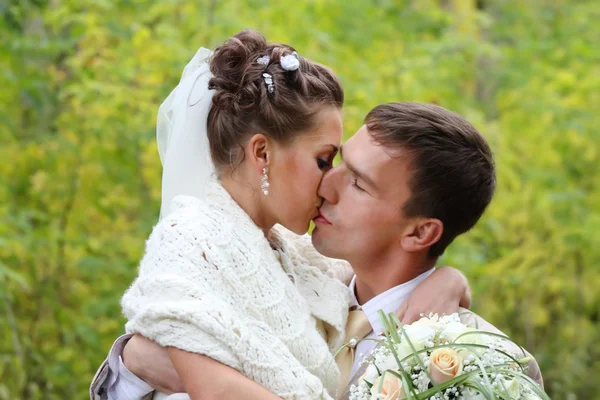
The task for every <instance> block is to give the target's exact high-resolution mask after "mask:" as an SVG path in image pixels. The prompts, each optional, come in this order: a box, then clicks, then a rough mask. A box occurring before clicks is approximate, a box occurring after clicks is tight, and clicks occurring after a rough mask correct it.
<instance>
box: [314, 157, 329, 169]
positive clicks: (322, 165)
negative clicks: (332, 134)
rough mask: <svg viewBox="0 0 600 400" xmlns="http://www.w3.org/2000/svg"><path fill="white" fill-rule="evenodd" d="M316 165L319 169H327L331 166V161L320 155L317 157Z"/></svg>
mask: <svg viewBox="0 0 600 400" xmlns="http://www.w3.org/2000/svg"><path fill="white" fill-rule="evenodd" d="M317 165H318V166H319V169H320V170H321V171H327V170H329V169H330V168H331V163H330V162H329V161H328V160H324V159H322V158H320V157H318V158H317Z"/></svg>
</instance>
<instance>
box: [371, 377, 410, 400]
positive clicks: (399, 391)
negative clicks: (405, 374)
mask: <svg viewBox="0 0 600 400" xmlns="http://www.w3.org/2000/svg"><path fill="white" fill-rule="evenodd" d="M382 379H383V386H382V387H381V392H379V385H380V384H381V380H382ZM378 394H379V395H381V396H380V397H377V395H378ZM371 396H372V397H371V398H372V399H380V400H400V399H404V398H406V395H405V394H404V388H403V387H402V381H401V380H400V378H398V377H397V376H395V375H392V374H385V375H382V376H380V377H379V378H377V379H375V381H374V382H373V386H372V387H371Z"/></svg>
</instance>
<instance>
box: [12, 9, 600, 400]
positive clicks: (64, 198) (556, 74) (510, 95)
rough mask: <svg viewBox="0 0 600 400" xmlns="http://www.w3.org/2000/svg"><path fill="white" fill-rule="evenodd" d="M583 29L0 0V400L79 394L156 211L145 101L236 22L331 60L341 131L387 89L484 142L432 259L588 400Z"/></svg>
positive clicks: (593, 62) (592, 116) (591, 67)
mask: <svg viewBox="0 0 600 400" xmlns="http://www.w3.org/2000/svg"><path fill="white" fill-rule="evenodd" d="M598 20H600V7H599V6H598V4H597V2H596V1H593V0H580V1H567V0H531V1H516V0H506V1H503V0H484V1H477V2H475V1H473V0H446V1H444V0H439V1H435V0H429V1H425V0H423V1H417V0H412V1H411V0H379V1H375V0H372V1H358V0H346V1H324V0H310V1H277V2H275V1H273V2H264V1H258V0H246V1H215V0H213V1H208V0H163V1H149V0H112V1H111V0H93V1H92V0H20V1H8V2H7V1H3V2H0V49H1V53H0V143H1V144H0V160H1V162H0V316H1V317H0V400H4V399H15V398H23V399H42V398H43V399H67V398H69V399H70V398H73V399H74V398H85V397H86V390H87V386H88V383H89V382H90V380H91V378H92V375H93V373H94V371H95V369H96V368H97V367H98V365H99V364H100V362H101V361H102V359H103V357H104V355H105V354H106V352H107V351H108V349H109V347H110V344H111V343H112V341H113V339H114V338H115V337H116V336H117V335H118V334H119V333H121V331H122V326H123V319H122V317H121V313H120V306H119V299H120V296H121V294H122V293H123V291H124V290H125V289H126V287H127V286H128V284H129V283H130V282H131V281H132V279H133V277H134V276H135V275H136V266H137V263H138V261H139V259H140V256H141V254H142V250H143V246H144V240H145V238H146V237H147V235H148V234H149V232H150V229H151V227H152V225H153V224H154V223H155V222H156V220H157V216H158V210H159V197H160V175H161V168H160V162H159V159H158V155H157V152H156V148H155V137H154V135H155V133H154V132H155V130H154V129H155V126H154V124H155V115H156V111H157V108H158V105H159V104H160V103H161V101H162V100H163V99H164V98H165V97H166V95H167V94H168V93H169V91H170V90H171V89H172V88H173V87H174V86H175V84H176V83H177V82H178V79H179V77H180V74H181V71H182V68H183V66H184V65H185V64H186V63H187V61H188V60H189V59H190V58H191V56H192V55H193V54H194V52H195V50H196V49H197V48H198V47H199V46H201V45H203V46H214V45H216V44H218V43H219V42H221V41H223V40H224V39H225V38H227V37H228V36H230V35H231V34H233V33H235V32H237V31H238V30H240V29H242V28H245V27H254V28H257V29H259V30H260V31H262V32H264V33H265V35H266V36H267V38H269V39H270V40H276V41H282V42H286V43H290V44H292V45H294V46H295V47H296V48H297V49H298V51H299V52H300V53H301V54H303V55H305V56H307V57H309V58H312V59H315V60H318V61H320V62H322V63H324V64H327V65H329V66H331V67H332V68H333V69H334V70H335V71H337V73H338V74H339V76H340V78H341V80H342V81H343V84H344V86H345V88H346V93H347V103H346V107H345V129H346V135H347V136H349V135H351V134H352V133H353V132H354V131H355V130H356V129H357V128H358V127H359V126H360V125H361V121H362V118H363V116H364V115H365V114H366V112H367V111H368V110H369V109H370V108H371V107H372V106H374V105H376V104H378V103H382V102H388V101H394V100H396V101H397V100H403V101H407V100H412V101H424V102H435V103H437V104H440V105H442V106H444V107H447V108H450V109H452V110H454V111H457V112H459V113H461V114H463V115H464V116H466V117H467V118H468V119H469V120H471V121H472V122H473V123H474V124H475V125H476V126H478V127H479V128H480V129H481V131H482V132H484V133H485V134H486V136H487V138H488V139H489V141H490V143H491V144H492V146H493V149H494V151H495V154H496V159H497V166H498V178H499V187H498V191H497V195H496V197H495V199H494V201H493V204H492V206H491V208H490V209H489V211H488V212H487V213H486V215H485V217H484V218H483V220H482V221H481V223H480V224H479V225H478V226H477V228H476V229H475V230H474V231H472V232H471V233H469V234H468V235H465V236H464V237H462V238H460V239H459V240H457V242H456V243H455V244H454V245H453V246H452V247H451V249H450V251H449V252H448V254H447V255H446V256H445V258H444V260H443V261H444V262H445V263H450V264H452V265H455V266H457V267H459V268H461V269H463V270H464V271H465V272H466V273H467V275H468V276H469V278H470V280H471V284H472V285H473V289H474V298H475V302H474V310H475V311H477V312H479V313H481V314H483V315H484V316H485V317H487V318H488V319H489V320H490V321H492V322H493V323H495V324H496V325H497V326H499V327H500V328H501V329H503V330H505V331H506V332H507V333H509V334H511V335H514V337H515V338H516V339H518V340H519V341H520V342H521V343H523V344H524V345H525V346H526V347H527V348H528V349H530V350H531V351H532V353H533V354H534V355H535V356H536V357H537V358H538V360H539V362H540V365H541V368H542V371H543V373H544V376H545V379H546V385H547V390H548V391H549V392H550V394H551V396H552V397H553V398H556V399H594V398H600V395H599V394H598V392H600V380H598V376H599V375H600V361H599V360H600V347H599V346H598V343H600V326H599V318H600V291H599V290H598V288H599V287H600V273H599V271H598V264H599V261H600V247H599V246H598V244H599V239H600V233H598V232H600V212H599V210H600V174H599V172H600V171H599V169H600V167H599V165H600V162H599V161H600V154H599V152H600V149H599V147H600V146H599V144H600V137H599V131H598V127H599V126H600V113H599V112H598V111H599V110H600V109H599V108H598V107H599V105H600V51H599V49H598V46H599V44H600V30H599V28H598V25H597V21H598Z"/></svg>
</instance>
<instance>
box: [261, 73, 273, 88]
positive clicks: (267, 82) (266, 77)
mask: <svg viewBox="0 0 600 400" xmlns="http://www.w3.org/2000/svg"><path fill="white" fill-rule="evenodd" d="M262 76H263V79H264V80H265V85H267V91H268V92H269V93H273V92H274V91H275V85H274V84H273V75H271V74H267V73H266V72H264V73H263V74H262Z"/></svg>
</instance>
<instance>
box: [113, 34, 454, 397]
mask: <svg viewBox="0 0 600 400" xmlns="http://www.w3.org/2000/svg"><path fill="white" fill-rule="evenodd" d="M343 97H344V95H343V90H342V87H341V85H340V83H339V82H338V80H337V78H336V76H335V75H334V74H333V73H332V72H331V71H330V70H329V69H328V68H326V67H324V66H322V65H319V64H317V63H314V62H312V61H309V60H307V59H306V58H303V57H301V56H299V55H298V54H296V52H295V51H294V49H293V48H291V47H289V46H287V45H284V44H268V43H266V41H265V39H264V37H263V36H262V35H260V34H259V33H257V32H254V31H242V32H240V33H238V34H236V35H235V36H233V37H231V38H230V39H229V40H227V41H226V42H225V43H224V44H223V45H221V46H220V47H218V48H217V49H216V50H215V52H214V54H213V53H211V52H210V51H208V50H206V49H200V50H199V51H198V53H197V54H196V56H195V57H194V58H193V59H192V61H191V62H190V63H189V64H188V66H187V67H186V69H185V70H184V73H183V77H182V79H181V82H180V84H179V85H178V87H177V88H176V89H175V90H174V91H173V92H172V93H171V95H170V96H169V97H168V98H167V100H166V101H165V102H164V103H163V105H162V106H161V108H160V110H159V121H158V141H159V152H160V155H161V161H162V162H163V165H164V171H163V193H162V197H163V203H162V208H161V220H160V222H159V223H158V224H157V225H156V226H155V228H154V230H153V232H152V234H151V235H150V237H149V239H148V241H147V245H146V253H145V255H144V257H143V259H142V261H141V264H140V268H139V276H138V277H137V279H136V280H135V281H134V282H133V284H132V285H131V287H130V288H129V289H128V290H127V292H126V293H125V295H124V296H123V299H122V305H123V310H124V314H125V316H126V318H127V319H128V322H127V325H126V330H127V331H128V332H129V333H136V334H140V335H142V336H144V337H146V338H148V339H150V340H152V341H154V342H156V343H158V344H159V345H161V346H163V347H166V348H168V353H169V357H170V359H171V361H172V363H173V365H174V367H175V369H176V371H177V373H178V374H179V376H180V378H181V379H182V382H183V384H184V386H185V389H186V391H187V392H188V394H189V396H190V397H191V398H192V399H200V398H210V397H211V396H212V395H213V394H214V393H215V388H211V387H210V386H211V385H210V382H211V374H213V375H212V376H215V375H214V374H224V373H227V374H232V376H236V377H237V378H236V379H238V380H237V381H235V380H234V381H233V382H237V383H236V384H235V385H233V386H231V387H228V388H220V390H226V391H227V395H228V396H227V397H232V398H245V399H269V398H286V399H287V398H289V399H292V398H294V399H316V398H321V397H322V398H325V399H331V398H334V397H335V390H336V387H337V385H338V380H339V378H340V373H339V370H338V368H337V367H336V365H335V362H334V358H333V355H332V354H333V353H335V351H336V350H337V349H338V348H339V347H340V346H341V345H342V344H343V341H344V336H343V335H344V329H345V324H346V319H347V315H348V306H349V299H350V295H349V291H348V287H347V286H346V283H347V282H348V280H349V278H350V276H351V273H352V272H351V270H350V268H349V266H348V264H347V263H346V262H344V261H338V260H332V259H326V258H324V257H323V256H321V255H320V254H318V253H317V252H316V251H315V250H314V248H313V247H312V246H310V245H307V243H306V241H308V242H309V243H310V239H309V238H308V236H306V235H304V234H305V233H306V232H307V230H308V228H309V223H310V221H311V220H312V219H314V218H316V217H318V215H319V211H318V207H319V205H320V203H321V200H320V198H319V197H318V196H317V188H318V186H319V183H320V181H321V178H322V176H323V173H324V172H325V171H327V170H328V169H329V168H330V167H331V163H332V160H333V158H334V156H335V155H336V152H337V149H338V147H339V145H340V142H341V138H342V118H341V108H342V105H343V99H344V98H343ZM301 235H304V236H301ZM439 273H440V274H443V273H444V272H442V271H439ZM436 274H437V272H436ZM429 279H431V278H429ZM452 300H454V299H452ZM215 361H216V362H218V363H220V364H219V365H221V364H223V367H224V368H212V366H214V365H215ZM230 382H232V380H230Z"/></svg>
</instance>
